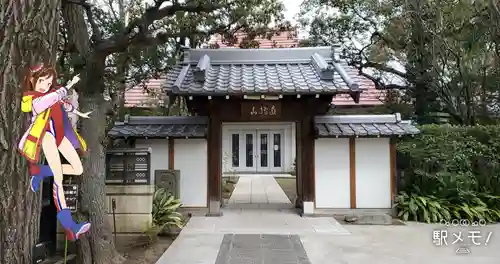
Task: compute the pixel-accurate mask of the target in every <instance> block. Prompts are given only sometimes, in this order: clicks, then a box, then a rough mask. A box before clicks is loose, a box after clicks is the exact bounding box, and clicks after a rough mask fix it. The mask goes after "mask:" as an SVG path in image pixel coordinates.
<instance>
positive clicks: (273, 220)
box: [182, 209, 349, 235]
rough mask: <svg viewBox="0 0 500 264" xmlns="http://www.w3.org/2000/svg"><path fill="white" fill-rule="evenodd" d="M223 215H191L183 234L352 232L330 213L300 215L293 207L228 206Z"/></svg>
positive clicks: (343, 233)
mask: <svg viewBox="0 0 500 264" xmlns="http://www.w3.org/2000/svg"><path fill="white" fill-rule="evenodd" d="M222 211H223V216H222V217H192V218H191V219H190V220H189V223H188V224H187V225H186V227H185V228H184V230H183V231H182V233H183V234H275V235H276V234H282V235H305V234H329V235H347V234H349V232H348V231H347V230H346V229H345V228H344V227H343V226H342V225H341V224H339V223H338V222H337V221H336V220H335V219H334V218H331V217H300V216H299V215H298V214H297V213H296V212H295V211H293V210H264V209H236V210H233V209H225V210H222Z"/></svg>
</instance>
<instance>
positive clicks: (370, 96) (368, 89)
mask: <svg viewBox="0 0 500 264" xmlns="http://www.w3.org/2000/svg"><path fill="white" fill-rule="evenodd" d="M346 71H347V74H348V75H349V76H350V77H351V78H354V80H355V82H357V83H358V84H359V86H360V87H361V88H363V89H365V90H364V91H363V92H362V93H361V95H360V98H359V104H356V103H354V101H353V100H352V98H351V96H349V95H348V94H339V95H337V96H336V97H335V98H333V100H332V102H333V104H334V105H339V106H356V105H362V106H375V105H382V104H384V99H385V94H386V92H385V91H383V90H377V89H375V84H373V82H372V81H371V80H370V79H368V78H366V77H363V76H361V75H359V74H358V71H357V70H356V69H355V68H347V69H346Z"/></svg>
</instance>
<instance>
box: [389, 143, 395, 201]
mask: <svg viewBox="0 0 500 264" xmlns="http://www.w3.org/2000/svg"><path fill="white" fill-rule="evenodd" d="M389 162H390V165H389V166H391V168H390V173H391V175H390V177H391V201H392V202H394V198H395V197H396V195H397V193H396V192H397V181H396V180H397V168H396V139H395V138H391V140H390V143H389Z"/></svg>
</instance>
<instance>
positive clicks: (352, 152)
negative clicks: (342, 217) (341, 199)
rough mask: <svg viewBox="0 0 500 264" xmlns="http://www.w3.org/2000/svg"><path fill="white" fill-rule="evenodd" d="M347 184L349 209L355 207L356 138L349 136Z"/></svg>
mask: <svg viewBox="0 0 500 264" xmlns="http://www.w3.org/2000/svg"><path fill="white" fill-rule="evenodd" d="M349 171H350V173H349V184H350V199H351V209H355V208H356V139H355V138H349Z"/></svg>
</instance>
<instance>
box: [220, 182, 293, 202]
mask: <svg viewBox="0 0 500 264" xmlns="http://www.w3.org/2000/svg"><path fill="white" fill-rule="evenodd" d="M226 208H245V209H248V208H268V209H269V208H274V209H277V208H293V205H292V203H291V202H290V200H289V199H288V197H287V196H286V194H285V192H283V190H282V189H281V187H280V186H279V185H278V183H277V182H276V180H275V179H274V177H269V176H257V175H254V176H244V177H240V178H239V180H238V183H237V184H236V187H235V188H234V191H233V193H232V195H231V197H230V198H229V201H228V203H227V205H226Z"/></svg>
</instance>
